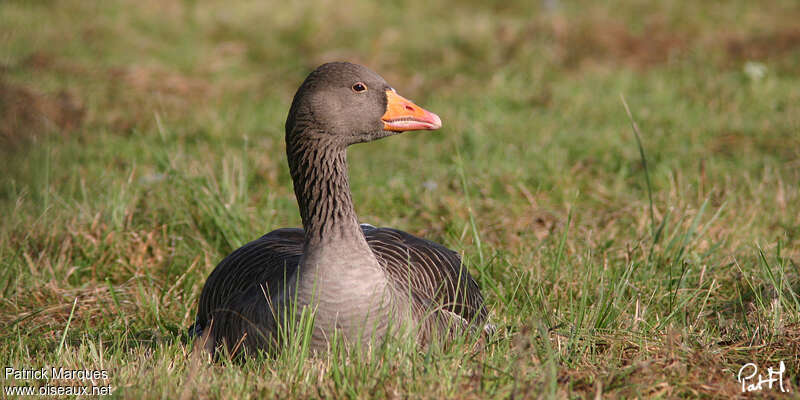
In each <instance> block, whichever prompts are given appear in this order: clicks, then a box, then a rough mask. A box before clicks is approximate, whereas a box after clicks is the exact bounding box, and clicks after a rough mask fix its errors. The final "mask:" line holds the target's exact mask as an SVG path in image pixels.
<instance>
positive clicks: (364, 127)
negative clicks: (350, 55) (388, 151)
mask: <svg viewBox="0 0 800 400" xmlns="http://www.w3.org/2000/svg"><path fill="white" fill-rule="evenodd" d="M441 126H442V121H441V119H439V116H437V115H436V114H434V113H432V112H430V111H427V110H425V109H424V108H422V107H420V106H418V105H416V104H414V103H413V102H412V101H410V100H408V99H406V98H403V97H402V96H400V95H399V94H397V92H396V91H395V90H394V88H392V87H391V86H390V85H389V84H388V83H386V81H385V80H384V79H383V78H382V77H381V76H380V75H378V74H376V73H375V72H373V71H371V70H370V69H368V68H366V67H364V66H361V65H357V64H351V63H347V62H332V63H327V64H323V65H321V66H320V67H318V68H317V69H316V70H314V71H313V72H311V74H309V75H308V77H307V78H306V80H305V81H304V82H303V84H302V85H300V88H298V89H297V93H295V95H294V100H293V101H292V106H291V109H290V110H289V116H288V118H287V119H286V139H287V143H289V142H294V141H296V140H297V139H318V140H319V139H325V141H326V142H328V143H332V144H339V145H343V146H348V145H350V144H354V143H361V142H368V141H372V140H376V139H380V138H383V137H386V136H390V135H394V134H397V133H400V132H404V131H413V130H435V129H439V128H440V127H441Z"/></svg>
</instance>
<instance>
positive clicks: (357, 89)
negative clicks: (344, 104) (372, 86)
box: [353, 82, 367, 93]
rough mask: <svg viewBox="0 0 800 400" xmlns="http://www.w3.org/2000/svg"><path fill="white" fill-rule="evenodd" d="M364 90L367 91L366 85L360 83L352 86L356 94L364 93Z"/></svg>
mask: <svg viewBox="0 0 800 400" xmlns="http://www.w3.org/2000/svg"><path fill="white" fill-rule="evenodd" d="M366 90H367V85H365V84H363V83H361V82H357V83H356V84H355V85H353V91H354V92H356V93H361V92H365V91H366Z"/></svg>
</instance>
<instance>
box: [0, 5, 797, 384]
mask: <svg viewBox="0 0 800 400" xmlns="http://www.w3.org/2000/svg"><path fill="white" fill-rule="evenodd" d="M797 21H800V3H798V2H796V1H792V0H770V1H765V2H754V1H743V0H732V1H727V2H688V1H679V0H670V1H664V2H657V3H656V2H646V1H633V0H626V1H622V0H613V1H609V2H589V1H566V0H548V1H541V2H525V1H488V2H482V1H474V0H462V1H445V2H431V1H420V0H412V1H409V2H381V3H378V2H369V1H360V0H345V1H336V2H334V1H328V0H325V1H321V2H307V3H306V2H293V3H291V4H288V3H287V2H258V1H237V2H206V1H193V0H183V1H178V0H167V1H156V0H140V1H129V0H114V1H100V2H94V1H81V0H62V1H58V2H55V1H48V0H35V1H34V0H6V1H3V2H0V166H1V167H2V172H1V175H0V220H1V221H2V222H1V223H0V366H3V367H7V366H11V367H14V368H23V367H27V368H40V367H48V366H55V367H63V368H68V369H92V370H105V371H107V372H108V375H109V376H108V379H101V380H99V381H97V382H96V383H95V384H96V385H106V384H110V385H111V386H112V387H113V388H114V391H113V397H115V398H137V399H138V398H165V399H175V398H241V399H255V398H313V397H322V398H356V399H366V398H431V399H441V398H458V399H483V398H512V397H513V398H581V397H583V398H586V397H594V398H600V397H605V398H631V397H655V398H675V397H689V398H694V397H705V398H734V397H750V396H751V395H761V396H777V395H782V396H787V397H797V396H798V393H800V296H798V292H799V291H800V218H798V216H799V215H800V27H798V24H797ZM334 60H347V61H352V62H357V63H361V64H364V65H367V66H368V67H370V68H371V69H373V70H374V71H376V72H378V73H379V74H381V75H382V76H383V77H384V78H386V79H387V81H388V82H390V83H391V84H392V85H393V86H394V87H395V88H396V89H397V91H398V93H400V94H402V95H403V96H405V97H407V98H409V99H413V100H414V101H415V102H416V103H417V104H419V105H420V106H422V107H425V108H426V109H428V110H431V111H433V112H435V113H437V114H438V115H439V116H441V118H442V121H443V128H442V129H440V130H439V131H435V132H410V133H406V134H403V135H399V136H396V137H391V138H387V139H384V140H380V141H377V142H374V143H369V144H361V145H356V146H353V147H352V148H351V149H350V150H349V153H348V158H349V160H348V161H349V165H350V177H351V187H352V189H353V198H354V202H355V205H356V210H357V212H358V213H359V216H360V218H361V220H362V222H367V223H370V224H373V225H376V226H390V227H394V228H398V229H402V230H405V231H408V232H411V233H414V234H416V235H419V236H423V237H426V238H428V239H431V240H435V241H437V242H440V243H443V244H445V245H446V246H448V247H450V248H452V249H454V250H456V251H458V252H459V253H461V254H462V256H463V259H464V262H465V263H466V264H467V265H468V266H469V269H470V271H471V273H472V274H473V276H475V278H476V280H477V282H478V283H479V285H480V286H481V288H482V291H483V293H484V296H485V298H486V302H487V307H488V309H489V311H490V314H491V318H492V320H493V322H494V324H495V325H497V328H498V331H497V333H496V335H495V336H494V337H493V338H492V340H491V341H490V343H489V344H488V345H486V346H485V347H483V348H479V349H475V348H473V346H471V345H470V344H469V343H463V344H456V345H453V346H444V347H442V346H431V347H430V348H428V349H424V350H418V349H416V348H414V346H412V345H410V344H409V343H389V345H387V346H385V347H383V348H381V349H379V350H376V351H375V352H374V354H372V355H371V357H369V358H355V357H350V356H349V355H348V354H347V353H346V352H344V351H334V352H332V353H331V354H328V355H327V356H324V357H310V356H308V354H306V353H304V352H303V351H302V348H298V347H297V346H295V347H292V348H291V349H290V351H287V352H285V353H284V354H282V355H281V356H279V357H277V358H269V357H257V358H253V359H249V360H247V361H245V362H243V363H238V362H230V361H226V360H222V361H220V362H218V363H215V364H198V363H196V362H194V360H193V358H192V357H191V355H190V351H191V344H190V343H187V340H188V338H187V335H186V328H187V327H188V326H189V325H191V324H192V323H193V321H194V314H195V311H196V302H197V299H198V297H199V294H200V291H201V289H202V285H203V283H204V281H205V279H206V277H207V276H208V274H209V273H210V272H211V271H212V270H213V268H214V266H215V265H216V263H217V262H219V261H220V260H221V259H222V258H223V257H224V256H225V255H227V254H228V253H229V252H231V251H232V250H233V249H235V248H237V247H239V246H241V245H242V244H244V243H247V242H248V241H250V240H252V239H255V238H257V237H259V236H260V235H262V234H264V233H266V232H269V231H271V230H272V229H275V228H279V227H286V226H299V225H300V216H299V214H298V211H297V205H296V201H295V198H294V193H293V191H292V186H291V180H290V177H289V173H288V167H287V166H286V156H285V152H284V143H283V136H284V131H283V124H284V121H285V118H286V113H287V111H288V107H289V104H290V102H291V98H292V96H293V94H294V91H295V90H296V88H297V86H298V85H299V84H300V82H302V80H303V79H304V77H305V76H306V74H308V72H310V71H311V70H312V69H313V68H315V67H316V66H317V65H319V64H321V63H323V62H326V61H334ZM781 361H783V362H784V363H785V366H786V372H785V374H784V376H783V378H784V386H785V387H786V388H787V389H788V390H790V391H791V392H790V393H781V392H780V390H779V389H777V388H776V387H774V388H772V389H770V388H767V387H764V388H762V390H761V391H759V392H753V393H742V387H741V384H740V383H739V382H738V381H737V373H738V372H739V370H740V368H742V367H743V366H744V365H745V364H746V363H750V362H752V363H755V364H756V365H757V366H758V367H759V368H760V369H761V370H762V371H761V372H762V373H765V371H766V369H767V368H768V367H777V366H778V365H779V363H780V362H781ZM2 379H3V386H4V387H7V386H10V385H28V386H34V387H39V386H42V385H45V384H51V385H55V384H59V383H58V382H56V381H47V380H42V379H39V380H37V379H31V380H15V379H11V378H8V377H7V376H5V375H3V378H2ZM753 383H755V382H753ZM61 384H69V381H62V382H61ZM6 396H8V394H6V393H5V392H4V394H3V395H0V397H6ZM596 396H600V397H596Z"/></svg>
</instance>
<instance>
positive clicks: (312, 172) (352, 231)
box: [286, 135, 366, 246]
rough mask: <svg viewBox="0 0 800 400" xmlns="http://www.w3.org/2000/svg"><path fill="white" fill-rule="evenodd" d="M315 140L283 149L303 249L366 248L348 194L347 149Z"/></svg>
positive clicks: (307, 140)
mask: <svg viewBox="0 0 800 400" xmlns="http://www.w3.org/2000/svg"><path fill="white" fill-rule="evenodd" d="M315 136H316V137H314V138H308V137H305V138H303V139H301V140H294V141H290V142H287V147H286V153H287V157H288V159H289V170H290V172H291V175H292V181H293V182H294V193H295V196H296V197H297V203H298V205H299V207H300V217H301V218H302V220H303V229H304V230H305V236H306V238H305V240H306V245H307V246H309V245H311V246H314V245H319V244H322V243H326V242H337V241H345V242H350V243H358V242H364V244H366V240H365V239H364V236H363V234H362V232H361V228H360V226H359V224H358V217H357V216H356V212H355V208H354V207H353V199H352V197H351V194H350V182H349V178H348V173H347V152H346V146H345V145H343V144H340V143H336V142H335V141H334V140H332V139H327V138H324V136H323V135H315ZM320 136H322V138H319V137H320Z"/></svg>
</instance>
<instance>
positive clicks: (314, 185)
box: [192, 63, 489, 354]
mask: <svg viewBox="0 0 800 400" xmlns="http://www.w3.org/2000/svg"><path fill="white" fill-rule="evenodd" d="M356 83H358V84H359V85H361V86H356V85H355V84H356ZM361 88H364V89H366V88H370V90H371V91H370V90H356V89H361ZM390 96H391V98H392V100H391V102H389V100H388V98H389V97H390ZM398 97H399V96H396V95H394V89H392V88H391V87H389V85H388V84H386V82H385V81H384V80H383V79H382V78H381V77H380V76H378V75H377V74H375V73H374V72H372V71H370V70H368V69H366V68H364V67H362V66H358V65H354V64H349V63H330V64H325V65H323V66H321V67H320V68H318V69H317V70H315V71H314V72H312V73H311V74H310V75H309V77H308V78H307V79H306V81H305V82H303V84H302V85H301V87H300V88H299V89H298V92H297V94H296V95H295V98H294V101H293V102H292V107H291V110H290V112H289V116H288V118H287V121H286V144H287V145H286V153H287V158H288V161H289V169H290V172H291V175H292V180H293V182H294V188H295V194H296V197H297V200H298V206H299V208H300V215H301V218H302V220H303V229H297V228H285V229H278V230H275V231H272V232H270V233H268V234H266V235H264V236H262V237H261V238H259V239H257V240H254V241H252V242H250V243H248V244H246V245H244V246H242V247H241V248H239V249H237V250H236V251H234V252H233V253H231V254H230V255H229V256H228V257H226V258H225V259H224V260H222V262H220V264H219V265H217V267H216V268H215V269H214V271H213V272H212V273H211V275H210V276H209V278H208V280H207V281H206V284H205V286H204V288H203V292H202V293H201V296H200V300H199V304H198V311H197V320H196V323H195V326H194V328H193V329H192V331H193V332H194V333H196V334H197V335H200V341H199V342H198V343H200V344H199V347H201V348H203V349H204V350H205V351H208V352H209V353H212V354H213V352H214V349H215V347H216V346H218V345H223V344H224V345H225V346H227V348H228V350H229V351H231V352H232V353H236V352H239V351H242V350H244V351H246V352H253V351H256V350H266V351H272V350H279V343H278V341H277V340H276V332H277V331H278V330H279V326H280V324H282V323H284V322H285V321H286V319H285V318H284V316H290V313H288V312H287V310H288V309H291V308H294V309H299V308H302V307H306V306H309V307H311V308H312V309H314V310H315V312H316V316H315V322H314V329H313V332H312V342H311V345H312V347H313V348H314V349H317V350H322V349H324V348H325V347H326V346H327V344H328V341H329V339H330V336H331V335H332V334H333V333H334V331H338V332H339V333H341V334H342V336H343V337H344V338H345V339H346V340H347V341H357V340H360V339H365V340H375V339H381V338H382V337H383V336H385V335H386V334H391V333H392V332H390V331H389V329H390V326H391V325H393V324H394V325H396V326H403V327H405V328H410V329H411V330H412V334H414V335H415V336H416V338H417V340H418V341H419V342H420V343H426V342H428V341H429V340H432V339H433V338H434V337H436V336H447V335H449V334H452V333H453V332H455V331H459V330H462V329H468V328H470V327H471V328H475V329H481V328H483V327H484V326H489V325H485V324H486V320H487V315H486V310H485V308H484V305H483V298H482V296H481V293H480V290H479V289H478V286H477V284H476V283H475V281H474V280H473V279H472V277H471V276H470V274H469V272H468V271H467V270H466V268H465V267H464V266H463V265H462V263H461V258H460V257H459V255H458V254H457V253H455V252H453V251H452V250H449V249H447V248H445V247H444V246H441V245H439V244H436V243H434V242H431V241H428V240H425V239H421V238H418V237H416V236H413V235H411V234H408V233H405V232H402V231H399V230H395V229H390V228H375V227H373V226H370V225H359V223H358V220H357V217H356V214H355V209H354V207H353V204H352V198H351V196H350V188H349V179H348V175H347V167H346V151H345V149H346V147H347V146H348V145H351V144H354V143H359V142H365V141H370V140H375V139H379V138H382V137H385V136H389V135H392V134H396V133H399V131H400V130H416V129H436V128H438V127H439V126H440V123H441V122H440V120H439V119H438V117H437V116H435V114H431V113H429V112H427V111H425V110H422V109H419V108H418V106H416V105H414V104H413V103H411V102H408V101H407V100H405V99H402V98H399V99H400V100H397V98H398ZM397 101H403V102H407V103H402V104H401V107H399V108H397V109H400V110H403V111H402V112H407V113H409V114H408V115H411V116H410V117H406V116H405V115H404V114H398V115H399V117H398V115H395V114H394V113H395V111H391V110H390V108H391V107H394V106H395V105H396V104H395V103H396V102H397ZM415 107H416V108H415ZM393 118H395V119H393ZM409 118H410V119H409ZM414 118H416V119H417V120H419V121H420V122H418V123H417V122H414V121H416V120H414ZM409 120H411V121H412V122H414V123H416V125H413V126H411V128H408V121H409ZM393 121H401V122H400V123H398V124H400V125H398V124H395V125H393V124H394V122H393ZM398 126H399V127H398ZM294 306H299V307H294ZM290 317H291V316H290ZM398 332H399V331H398Z"/></svg>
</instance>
